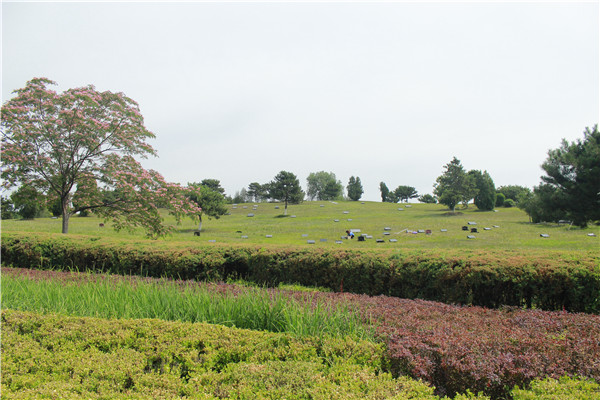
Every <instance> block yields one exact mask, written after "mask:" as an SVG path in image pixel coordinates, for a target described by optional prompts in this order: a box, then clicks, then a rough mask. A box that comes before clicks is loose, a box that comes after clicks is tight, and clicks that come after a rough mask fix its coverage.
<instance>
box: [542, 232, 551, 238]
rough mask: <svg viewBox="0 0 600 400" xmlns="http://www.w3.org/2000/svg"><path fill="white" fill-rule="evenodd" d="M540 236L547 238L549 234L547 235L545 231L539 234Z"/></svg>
mask: <svg viewBox="0 0 600 400" xmlns="http://www.w3.org/2000/svg"><path fill="white" fill-rule="evenodd" d="M540 237H543V238H549V237H550V235H548V234H547V233H541V234H540Z"/></svg>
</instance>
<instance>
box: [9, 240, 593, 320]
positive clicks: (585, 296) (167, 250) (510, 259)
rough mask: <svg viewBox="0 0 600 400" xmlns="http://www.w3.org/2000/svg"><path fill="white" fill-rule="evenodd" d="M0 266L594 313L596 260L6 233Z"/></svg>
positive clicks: (589, 255) (574, 255)
mask: <svg viewBox="0 0 600 400" xmlns="http://www.w3.org/2000/svg"><path fill="white" fill-rule="evenodd" d="M2 263H3V264H4V265H13V266H16V267H27V268H41V269H50V268H54V269H78V270H80V271H86V270H89V271H96V272H108V273H112V274H123V275H132V274H135V275H142V276H152V277H175V278H181V279H196V280H224V279H228V278H243V279H246V280H249V281H253V282H257V283H261V284H266V285H277V284H279V283H282V282H283V283H300V284H303V285H307V286H321V287H327V288H331V289H333V290H335V291H346V292H353V293H365V294H369V295H380V294H384V295H389V296H395V297H402V298H409V299H414V298H420V299H427V300H434V301H441V302H445V303H457V304H471V305H479V306H484V307H499V306H502V305H510V306H518V307H522V306H526V307H536V308H540V309H544V310H563V309H564V310H569V311H574V312H587V313H600V257H599V256H598V255H597V254H594V253H593V252H544V253H535V252H520V253H519V252H515V251H498V250H493V251H492V250H490V251H483V250H473V251H468V250H460V251H459V250H422V251H421V250H406V251H402V250H401V251H400V252H375V251H351V250H339V249H326V248H325V249H323V248H283V247H269V248H264V247H251V246H220V245H213V246H190V245H187V244H185V243H177V242H147V241H146V242H133V241H131V242H116V241H114V240H113V241H110V240H105V239H102V238H90V237H88V236H85V237H84V236H68V237H65V236H63V235H53V234H36V235H29V234H24V233H7V234H3V235H2Z"/></svg>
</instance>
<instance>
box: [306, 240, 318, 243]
mask: <svg viewBox="0 0 600 400" xmlns="http://www.w3.org/2000/svg"><path fill="white" fill-rule="evenodd" d="M306 243H308V244H315V243H316V242H315V241H314V240H307V241H306Z"/></svg>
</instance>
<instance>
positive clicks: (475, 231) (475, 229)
mask: <svg viewBox="0 0 600 400" xmlns="http://www.w3.org/2000/svg"><path fill="white" fill-rule="evenodd" d="M471 233H479V232H477V228H471Z"/></svg>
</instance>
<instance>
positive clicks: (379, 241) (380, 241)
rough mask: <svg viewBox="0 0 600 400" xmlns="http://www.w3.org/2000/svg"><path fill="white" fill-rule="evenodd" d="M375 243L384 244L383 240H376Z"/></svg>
mask: <svg viewBox="0 0 600 400" xmlns="http://www.w3.org/2000/svg"><path fill="white" fill-rule="evenodd" d="M376 242H377V243H385V240H383V239H377V240H376Z"/></svg>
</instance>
